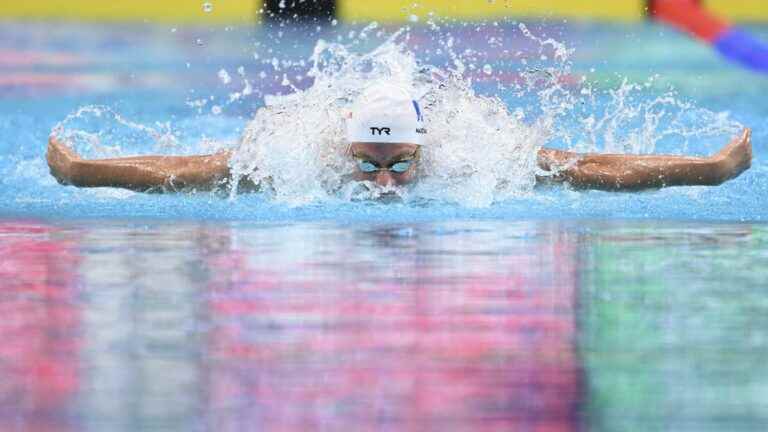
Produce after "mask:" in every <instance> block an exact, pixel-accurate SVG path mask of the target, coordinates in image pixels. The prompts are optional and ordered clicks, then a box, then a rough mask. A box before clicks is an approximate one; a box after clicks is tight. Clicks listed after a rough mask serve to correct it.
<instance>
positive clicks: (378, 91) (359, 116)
mask: <svg viewBox="0 0 768 432" xmlns="http://www.w3.org/2000/svg"><path fill="white" fill-rule="evenodd" d="M426 133H427V130H426V129H425V128H424V118H423V115H422V112H421V107H419V103H418V102H416V101H415V100H413V98H412V97H411V95H410V94H409V93H408V91H407V90H405V89H404V88H402V87H399V86H397V85H394V84H374V85H372V86H370V87H368V88H367V89H365V90H364V91H363V93H362V94H361V95H360V96H359V97H358V98H357V100H356V101H355V103H354V105H353V106H352V114H351V117H350V118H349V121H348V122H347V139H348V140H349V142H361V143H393V144H394V143H405V144H416V145H422V144H423V137H424V135H426Z"/></svg>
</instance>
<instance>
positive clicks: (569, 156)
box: [538, 129, 752, 191]
mask: <svg viewBox="0 0 768 432" xmlns="http://www.w3.org/2000/svg"><path fill="white" fill-rule="evenodd" d="M751 161H752V143H751V131H750V130H749V129H745V130H744V132H743V133H742V134H741V135H740V136H739V137H737V138H734V139H733V141H731V143H730V144H728V145H727V146H725V147H724V148H723V149H722V150H721V151H720V152H718V153H717V154H716V155H714V156H711V157H686V156H666V155H620V154H577V153H572V152H566V151H561V150H553V149H547V148H544V149H541V150H540V151H539V155H538V165H539V167H540V168H541V169H542V170H544V171H548V172H551V173H552V175H551V176H541V177H539V180H542V181H545V182H546V181H547V180H549V181H559V182H567V183H569V184H571V185H572V186H574V187H577V188H585V189H602V190H613V191H621V190H640V189H650V188H661V187H666V186H696V185H707V186H715V185H719V184H722V183H724V182H726V181H728V180H730V179H733V178H736V177H738V176H739V175H740V174H741V173H742V172H744V171H746V170H747V169H749V167H750V165H751Z"/></svg>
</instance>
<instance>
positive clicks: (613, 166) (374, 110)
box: [47, 84, 752, 192]
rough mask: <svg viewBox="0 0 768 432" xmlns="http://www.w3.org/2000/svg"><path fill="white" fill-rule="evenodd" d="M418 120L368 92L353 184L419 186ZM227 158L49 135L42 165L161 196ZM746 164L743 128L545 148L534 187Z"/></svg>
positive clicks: (655, 183) (698, 172)
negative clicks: (697, 147) (636, 143)
mask: <svg viewBox="0 0 768 432" xmlns="http://www.w3.org/2000/svg"><path fill="white" fill-rule="evenodd" d="M422 114H423V113H422V112H421V109H420V107H419V104H418V103H417V102H416V101H414V100H412V98H411V97H410V95H409V94H408V92H407V91H406V90H404V89H402V88H400V87H397V86H393V85H388V84H378V85H375V86H372V87H370V88H368V89H366V90H365V91H364V92H363V94H362V95H361V96H360V97H359V98H358V100H357V101H355V103H354V105H353V107H352V112H351V116H350V118H349V119H348V120H347V140H348V143H349V150H348V156H349V157H350V158H352V159H353V160H354V162H355V166H356V168H355V172H354V174H353V178H354V179H355V180H358V181H370V182H373V183H376V184H378V185H380V186H403V185H407V184H409V183H412V182H414V181H417V180H418V171H417V169H416V168H417V166H418V164H419V159H420V156H421V147H422V145H424V141H425V140H424V138H425V136H426V134H427V133H428V129H427V126H426V125H425V124H424V121H423V117H422ZM232 154H233V153H232V152H221V153H217V154H210V155H201V156H138V157H127V158H118V159H100V160H87V159H83V158H81V157H80V156H79V155H78V154H77V153H75V152H74V151H73V150H72V149H71V148H70V147H69V146H68V145H67V144H66V143H64V142H62V141H61V140H60V139H59V138H58V137H56V136H54V135H52V136H51V137H50V140H49V142H48V153H47V160H48V165H49V167H50V170H51V174H52V175H53V177H55V178H56V180H58V181H59V183H61V184H65V185H74V186H79V187H118V188H126V189H131V190H135V191H142V192H162V191H179V190H213V189H217V188H221V187H225V186H226V185H227V184H230V182H231V180H232V173H231V171H230V163H229V162H230V158H231V157H232ZM751 161H752V145H751V131H750V130H749V129H745V130H744V131H743V132H742V134H741V135H740V136H738V137H736V138H734V139H733V141H731V142H730V144H728V145H726V146H725V147H724V148H723V149H722V150H721V151H720V152H718V153H717V154H715V155H714V156H711V157H687V156H668V155H627V154H579V153H573V152H568V151H563V150H554V149H549V148H542V149H540V150H539V152H538V158H537V162H538V165H539V167H540V168H541V169H542V170H543V171H545V172H549V173H552V174H551V175H547V176H542V177H537V181H538V182H539V183H545V182H557V183H567V184H569V185H571V186H572V187H575V188H579V189H600V190H608V191H635V190H642V189H653V188H662V187H667V186H695V185H706V186H716V185H720V184H722V183H724V182H726V181H728V180H730V179H733V178H736V177H738V176H739V175H740V174H741V173H742V172H744V171H746V170H747V169H749V167H750V165H751Z"/></svg>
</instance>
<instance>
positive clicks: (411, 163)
mask: <svg viewBox="0 0 768 432" xmlns="http://www.w3.org/2000/svg"><path fill="white" fill-rule="evenodd" d="M350 153H351V156H352V157H353V158H354V159H355V162H356V164H357V167H356V168H355V174H354V178H355V180H357V181H371V182H374V183H376V184H378V185H380V186H389V185H392V186H402V185H406V184H408V183H410V182H412V181H413V180H414V179H415V178H416V165H417V164H418V161H419V153H420V151H419V146H417V145H415V144H389V143H387V144H379V143H352V145H351V146H350ZM403 168H407V169H405V170H404V171H402V172H398V171H400V170H402V169H403ZM372 170H373V171H372ZM366 171H371V172H366Z"/></svg>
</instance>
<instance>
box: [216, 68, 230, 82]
mask: <svg viewBox="0 0 768 432" xmlns="http://www.w3.org/2000/svg"><path fill="white" fill-rule="evenodd" d="M219 79H220V80H221V82H222V83H223V84H224V85H227V84H229V83H230V82H232V77H230V76H229V72H227V71H226V69H221V70H220V71H219Z"/></svg>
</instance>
